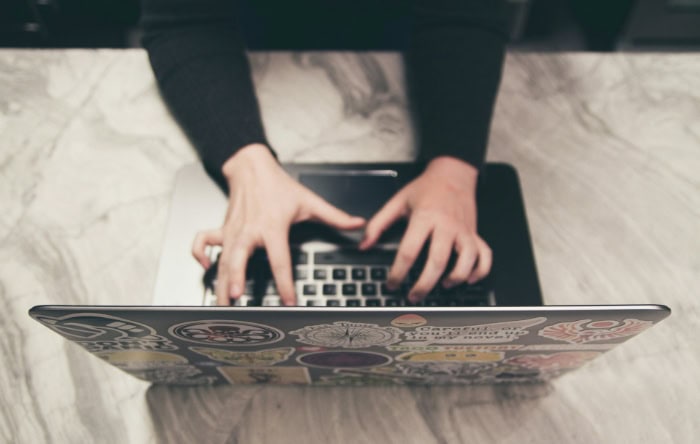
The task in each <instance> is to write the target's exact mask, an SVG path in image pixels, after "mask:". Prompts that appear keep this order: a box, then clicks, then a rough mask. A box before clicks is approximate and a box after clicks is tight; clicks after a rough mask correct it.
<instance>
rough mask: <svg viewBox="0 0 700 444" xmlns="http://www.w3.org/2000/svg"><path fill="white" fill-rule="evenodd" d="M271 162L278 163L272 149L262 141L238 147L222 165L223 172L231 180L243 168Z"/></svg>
mask: <svg viewBox="0 0 700 444" xmlns="http://www.w3.org/2000/svg"><path fill="white" fill-rule="evenodd" d="M269 162H273V163H276V159H275V157H274V156H273V155H272V153H271V152H270V149H269V148H268V147H267V146H265V145H263V144H261V143H251V144H250V145H246V146H244V147H242V148H240V149H238V150H237V151H236V152H235V153H234V154H233V155H232V156H231V157H229V158H228V159H227V160H226V162H224V164H223V165H222V166H221V172H222V173H223V175H224V177H226V179H227V180H229V181H230V180H231V178H232V177H234V176H235V175H236V174H237V172H238V171H240V170H241V168H243V169H250V168H252V167H259V166H260V165H263V164H266V163H269Z"/></svg>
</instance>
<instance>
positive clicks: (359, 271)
mask: <svg viewBox="0 0 700 444" xmlns="http://www.w3.org/2000/svg"><path fill="white" fill-rule="evenodd" d="M365 279H367V272H366V271H365V269H364V268H353V269H352V280H353V281H364V280H365Z"/></svg>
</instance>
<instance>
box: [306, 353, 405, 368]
mask: <svg viewBox="0 0 700 444" xmlns="http://www.w3.org/2000/svg"><path fill="white" fill-rule="evenodd" d="M297 361H298V362H299V363H300V364H304V365H308V366H311V367H321V368H363V367H377V366H380V365H386V364H388V363H389V362H391V357H389V356H387V355H383V354H380V353H373V352H361V351H324V352H317V353H307V354H305V355H301V356H299V357H298V358H297Z"/></svg>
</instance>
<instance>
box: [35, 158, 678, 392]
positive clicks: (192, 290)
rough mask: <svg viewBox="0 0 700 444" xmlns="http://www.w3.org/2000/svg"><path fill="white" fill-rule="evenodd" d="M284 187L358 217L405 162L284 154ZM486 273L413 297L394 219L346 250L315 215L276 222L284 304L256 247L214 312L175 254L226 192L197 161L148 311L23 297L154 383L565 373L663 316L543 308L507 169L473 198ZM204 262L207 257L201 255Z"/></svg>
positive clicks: (524, 378) (350, 236)
mask: <svg viewBox="0 0 700 444" xmlns="http://www.w3.org/2000/svg"><path fill="white" fill-rule="evenodd" d="M284 167H285V169H286V170H287V171H288V172H289V174H290V175H292V176H293V177H295V178H296V179H297V180H299V182H301V183H302V184H304V185H306V186H307V187H309V188H311V189H312V190H314V191H315V192H317V193H318V194H320V195H321V196H322V197H324V198H325V199H326V200H328V201H329V202H331V203H332V204H334V205H336V206H338V207H340V208H342V209H344V210H346V211H347V212H349V213H351V214H354V215H360V216H363V217H366V218H369V217H371V216H372V215H373V214H374V213H375V212H376V211H377V210H378V209H379V208H380V207H381V205H382V204H383V203H384V202H386V200H388V199H389V198H390V197H391V196H392V195H393V194H394V193H395V192H396V191H398V190H399V189H400V188H401V187H402V186H403V185H404V184H406V183H408V182H409V181H410V180H411V179H413V178H414V177H416V176H417V175H418V174H419V173H420V171H421V166H420V165H419V164H410V163H372V164H368V163H365V164H287V165H284ZM477 201H478V209H479V212H478V218H479V220H478V227H479V234H480V236H481V237H482V238H483V239H484V240H485V241H486V242H487V243H488V244H489V245H490V246H491V248H492V250H493V253H494V261H493V267H492V270H491V273H490V274H489V276H488V277H487V278H486V279H484V280H482V281H481V282H478V283H476V284H475V285H466V284H463V285H461V286H458V287H455V288H453V289H450V290H449V291H446V290H444V289H441V288H440V287H436V288H435V289H434V290H433V291H432V292H431V293H430V294H429V295H428V297H427V298H426V299H425V300H424V301H422V302H421V303H418V304H410V303H409V302H408V301H407V300H406V298H405V296H406V294H407V292H408V288H410V286H411V284H412V282H413V281H414V280H415V279H416V277H417V274H418V273H419V272H420V267H421V265H422V261H424V260H425V252H423V254H422V255H421V257H419V260H418V261H417V266H416V267H414V270H413V271H412V272H411V273H409V276H408V278H407V281H406V282H404V284H403V285H402V287H401V288H400V289H399V290H395V291H390V290H389V289H388V288H386V286H385V285H384V281H385V279H386V276H387V273H388V269H389V267H390V266H391V263H392V261H393V257H394V255H395V252H396V248H397V246H398V242H399V241H400V239H401V235H402V232H403V230H404V229H405V223H402V222H399V223H397V224H396V225H395V226H393V227H392V228H391V229H390V230H388V231H387V232H386V233H385V234H384V235H383V236H382V238H381V239H380V242H379V244H378V245H377V247H376V248H374V249H372V250H371V251H368V252H360V251H358V250H357V249H356V245H357V243H358V241H359V239H360V238H361V236H362V233H361V232H338V231H335V230H332V229H330V228H328V227H325V226H322V225H319V224H315V223H302V224H298V225H295V226H294V227H293V228H292V229H291V232H290V248H291V252H292V259H293V268H294V270H293V271H294V277H295V285H296V293H297V304H298V305H297V306H295V307H283V306H280V300H279V296H278V295H277V294H276V287H275V286H274V282H273V280H272V277H271V273H270V270H269V265H268V262H267V258H266V256H265V253H264V251H258V252H256V253H255V254H254V255H253V257H251V259H250V261H249V264H248V272H247V279H248V282H247V285H246V290H245V292H244V296H243V297H242V298H240V299H239V300H237V301H236V302H235V305H234V306H231V307H214V306H212V304H213V303H214V301H215V297H214V293H213V289H214V287H215V285H216V273H215V271H216V268H215V267H212V268H210V269H209V270H208V271H207V272H203V271H202V269H201V267H200V266H199V264H198V263H197V262H196V261H195V260H194V259H193V258H192V257H191V255H190V247H191V242H192V240H193V238H194V235H195V233H196V232H197V231H199V230H202V229H206V228H211V227H216V226H219V225H220V224H221V221H222V220H223V216H224V214H225V210H226V205H227V200H226V197H225V195H224V193H223V192H222V191H221V190H220V189H219V188H218V187H217V186H216V185H215V184H214V182H212V181H211V180H210V179H209V178H208V176H207V175H206V173H205V172H204V170H203V168H202V167H201V166H200V165H199V164H193V165H189V166H186V167H185V168H183V169H182V170H181V171H180V172H179V173H178V175H177V178H176V184H175V189H174V193H173V200H172V205H171V211H170V219H169V222H168V227H167V230H166V234H165V242H164V248H163V255H162V258H161V262H160V265H159V272H158V278H157V283H156V289H155V297H154V305H152V306H143V307H133V306H128V307H127V306H37V307H33V308H32V309H31V310H30V312H29V314H30V316H32V317H33V318H34V319H35V320H37V321H39V322H40V323H42V324H44V325H45V326H47V327H48V328H50V329H52V330H53V331H55V332H56V333H58V334H60V335H62V336H64V337H65V338H66V339H68V340H71V341H73V342H75V343H77V344H79V345H80V346H82V347H83V348H85V349H86V350H87V351H88V352H90V353H93V354H95V355H96V356H98V357H99V358H101V359H103V360H105V361H107V362H108V363H110V364H112V365H114V366H116V367H118V368H120V369H121V370H124V371H126V372H128V373H130V374H132V375H134V376H136V377H138V378H141V379H144V380H147V381H150V382H153V383H162V384H181V385H198V384H216V383H230V384H297V385H309V384H313V385H350V386H356V385H369V384H410V385H432V384H493V383H496V384H504V383H533V382H543V381H547V380H550V379H551V378H554V377H557V376H560V375H562V374H564V373H566V372H569V371H571V370H573V369H575V368H578V367H580V366H581V365H583V364H585V363H586V362H588V361H590V360H591V359H594V358H596V357H597V356H599V355H600V354H602V353H604V352H605V351H607V350H609V349H611V348H613V347H614V346H616V345H618V344H620V343H622V342H624V341H626V340H628V339H630V338H631V337H633V336H635V335H637V334H639V333H641V332H642V331H644V330H646V329H647V328H649V327H651V326H652V325H654V324H655V323H657V322H659V321H661V320H662V319H663V318H665V317H666V316H668V315H669V314H670V309H669V308H668V307H666V306H663V305H606V306H584V305H582V306H546V305H544V304H543V301H542V296H541V293H540V286H539V282H538V278H537V271H536V266H535V259H534V255H533V249H532V244H531V241H530V236H529V230H528V226H527V220H526V217H525V208H524V204H523V199H522V194H521V191H520V186H519V181H518V177H517V173H516V172H515V170H514V169H513V168H512V167H511V166H509V165H506V164H487V165H486V166H485V168H484V169H483V171H482V173H481V174H480V179H479V184H478V192H477ZM210 254H211V257H212V259H213V260H216V259H217V255H218V251H216V249H213V250H212V251H211V252H210Z"/></svg>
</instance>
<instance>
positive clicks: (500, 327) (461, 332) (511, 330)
mask: <svg viewBox="0 0 700 444" xmlns="http://www.w3.org/2000/svg"><path fill="white" fill-rule="evenodd" d="M546 320H547V318H544V317H539V318H532V319H524V320H522V321H509V322H496V323H491V324H480V325H467V326H464V327H418V328H416V329H415V330H413V331H408V332H406V339H407V342H403V343H401V345H431V344H485V343H486V344H487V343H500V342H512V341H515V340H516V339H519V338H520V337H521V336H524V335H526V334H528V333H529V331H528V330H526V328H528V327H532V326H534V325H538V324H541V323H543V322H544V321H546Z"/></svg>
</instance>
